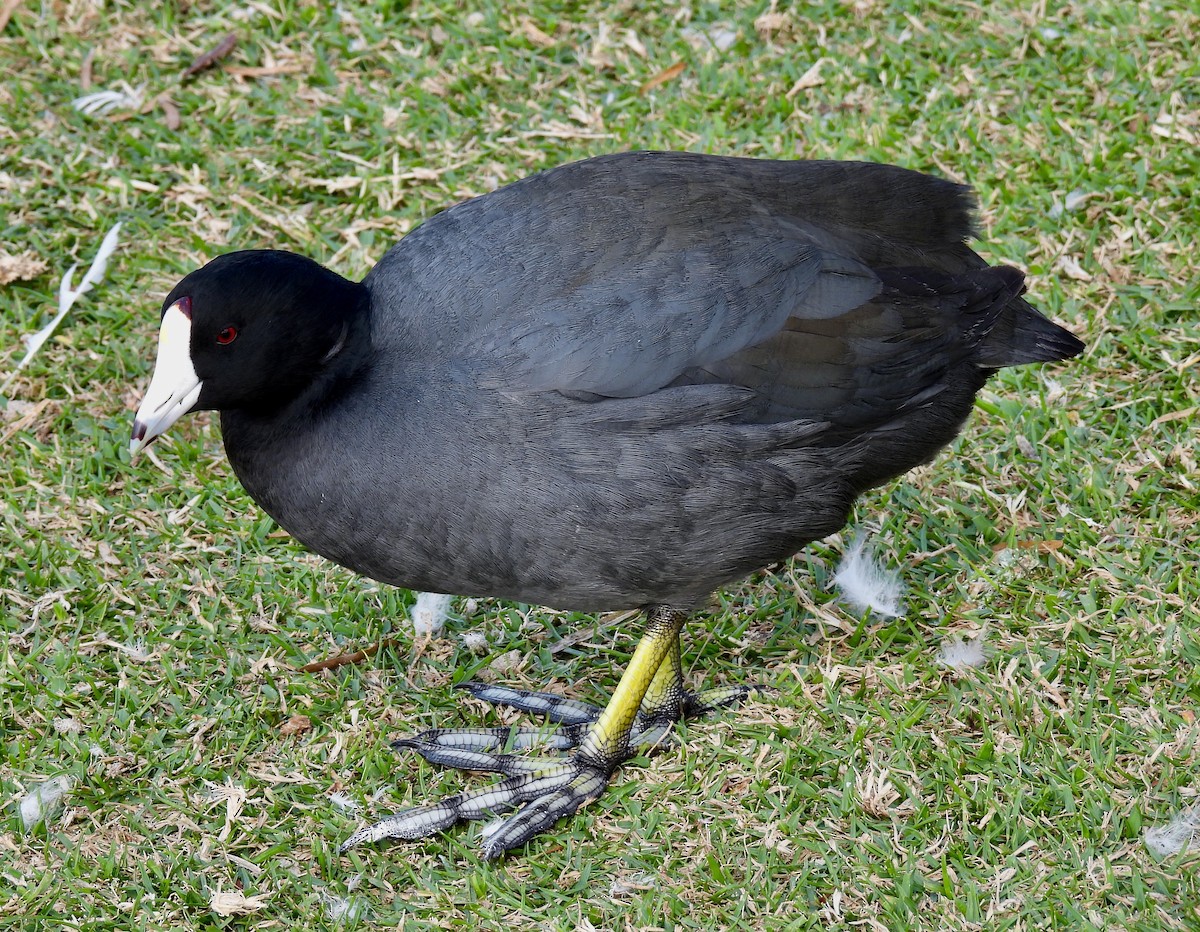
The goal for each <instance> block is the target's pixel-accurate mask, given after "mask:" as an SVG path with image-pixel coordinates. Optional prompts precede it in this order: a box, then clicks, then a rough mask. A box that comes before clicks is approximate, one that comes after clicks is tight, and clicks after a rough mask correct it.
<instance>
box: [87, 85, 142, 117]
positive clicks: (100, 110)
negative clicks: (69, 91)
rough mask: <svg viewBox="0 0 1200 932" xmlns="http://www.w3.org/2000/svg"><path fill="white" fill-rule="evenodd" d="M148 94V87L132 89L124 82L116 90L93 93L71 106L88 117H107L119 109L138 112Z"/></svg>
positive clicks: (110, 89)
mask: <svg viewBox="0 0 1200 932" xmlns="http://www.w3.org/2000/svg"><path fill="white" fill-rule="evenodd" d="M145 94H146V85H145V84H141V85H139V86H138V87H130V86H129V85H128V84H126V83H125V82H124V81H122V82H121V84H120V86H119V87H118V88H116V89H113V88H109V89H106V90H103V91H93V92H92V93H91V94H84V95H83V96H82V97H76V98H75V99H74V100H72V101H71V106H72V107H74V108H75V109H76V110H78V111H79V112H80V113H82V114H85V115H86V116H105V115H107V114H109V113H112V111H114V110H116V109H118V108H122V107H123V108H125V109H127V110H137V109H138V108H139V107H140V106H141V105H142V98H143V97H145Z"/></svg>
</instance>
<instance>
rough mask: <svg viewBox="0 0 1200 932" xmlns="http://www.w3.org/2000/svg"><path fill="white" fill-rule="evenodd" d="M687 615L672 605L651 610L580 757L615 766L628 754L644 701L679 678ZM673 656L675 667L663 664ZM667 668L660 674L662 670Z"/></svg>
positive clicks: (580, 748) (580, 746) (657, 606)
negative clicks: (650, 693) (680, 640)
mask: <svg viewBox="0 0 1200 932" xmlns="http://www.w3.org/2000/svg"><path fill="white" fill-rule="evenodd" d="M686 619H687V615H685V614H684V613H683V612H680V611H676V610H675V609H673V608H667V607H665V606H659V605H656V606H654V607H653V608H651V609H650V610H649V612H648V613H647V619H646V633H645V634H644V635H642V639H641V640H640V641H639V642H638V646H637V649H636V650H634V652H633V658H632V659H631V660H630V661H629V666H628V667H627V668H626V669H625V675H624V676H622V677H621V682H620V683H618V684H617V689H616V691H615V692H614V693H613V696H612V699H610V700H609V702H608V705H606V706H605V707H604V711H603V712H601V713H600V718H598V719H597V720H596V723H595V724H594V725H592V727H591V728H589V729H588V733H587V736H586V737H585V738H584V739H583V741H582V742H581V743H580V745H579V752H578V753H579V756H580V757H582V758H584V759H588V760H592V761H595V762H596V763H597V764H600V765H601V766H605V765H607V766H612V764H613V763H614V762H617V761H621V760H624V759H625V758H626V757H628V755H629V733H630V732H631V731H632V730H633V721H634V719H635V718H636V717H637V713H638V709H639V708H641V705H642V700H643V699H644V698H645V697H646V694H647V693H648V692H649V691H650V690H651V689H652V688H653V689H656V690H658V689H666V688H670V687H669V684H667V683H664V682H662V680H663V679H664V678H665V677H673V678H674V677H676V672H675V671H677V670H678V663H679V632H680V631H681V630H682V629H683V623H684V621H685V620H686ZM671 656H674V658H675V662H674V667H673V666H672V665H671V664H670V663H664V661H666V660H667V659H668V658H670V657H671ZM664 667H665V668H666V670H665V671H664V672H663V673H662V674H661V676H660V670H662V669H663V668H664Z"/></svg>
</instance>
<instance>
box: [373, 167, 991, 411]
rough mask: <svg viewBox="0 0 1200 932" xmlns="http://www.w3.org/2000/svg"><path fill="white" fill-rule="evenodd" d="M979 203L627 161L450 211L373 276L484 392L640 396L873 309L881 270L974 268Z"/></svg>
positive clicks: (878, 179)
mask: <svg viewBox="0 0 1200 932" xmlns="http://www.w3.org/2000/svg"><path fill="white" fill-rule="evenodd" d="M897 202H902V206H903V210H904V212H905V217H904V218H902V219H901V220H900V221H899V222H900V225H901V226H902V227H903V229H887V228H886V226H887V224H888V223H894V222H895V221H893V220H889V219H888V218H889V217H890V216H891V215H892V214H894V213H895V212H896V209H897V208H898V203H897ZM969 210H970V199H969V197H968V196H967V195H966V193H965V189H963V188H960V187H959V186H957V185H953V184H950V183H948V182H942V181H938V180H936V179H932V178H928V177H927V176H924V175H919V174H916V173H913V172H907V171H904V170H902V169H895V168H891V167H888V166H878V165H870V164H862V163H860V164H857V165H855V164H850V165H847V164H845V163H822V162H796V163H771V162H758V161H753V160H733V159H717V158H711V157H701V156H694V155H693V156H689V155H683V154H670V155H667V154H662V153H657V154H656V153H628V154H624V155H621V156H613V157H606V158H601V159H593V160H589V161H586V162H581V163H575V164H574V165H570V166H565V167H563V168H560V169H556V170H554V171H551V172H546V173H543V174H541V175H535V176H532V177H531V178H528V179H526V180H525V181H522V182H519V183H518V184H515V185H512V186H509V187H507V188H504V189H502V190H500V191H497V192H495V193H493V194H490V195H486V196H484V197H481V198H476V199H474V200H472V201H468V202H465V203H463V204H460V205H458V206H457V207H454V208H452V209H450V210H448V211H445V212H444V213H442V214H439V215H438V216H436V217H434V218H433V219H432V220H430V221H429V222H427V223H426V224H424V225H423V226H422V227H420V228H419V229H418V230H416V231H415V232H414V233H412V234H410V235H409V236H407V237H406V238H405V239H404V240H403V241H402V242H401V243H400V244H399V245H398V246H397V247H395V248H394V249H393V250H392V251H391V252H389V253H388V255H387V256H385V257H384V258H383V259H382V260H381V261H380V263H379V264H378V265H377V266H376V268H375V269H374V270H373V271H372V273H371V274H370V275H369V276H368V278H367V280H366V284H367V285H368V286H369V287H370V288H371V290H372V291H373V292H374V293H377V294H379V295H380V296H381V297H382V300H383V302H384V303H385V304H386V306H389V307H392V308H401V309H408V313H404V312H403V311H401V312H400V313H397V314H394V315H392V316H391V317H389V320H388V321H386V322H380V323H379V324H378V325H377V326H378V329H379V330H380V332H381V333H382V335H383V337H384V338H385V339H396V340H400V341H403V342H404V343H406V344H408V345H409V346H410V347H413V348H416V349H418V350H419V348H421V347H425V348H426V349H427V351H428V352H431V353H433V354H435V355H436V356H437V357H438V359H439V360H440V361H441V363H442V365H446V364H449V366H450V367H451V368H453V367H454V366H456V365H457V366H459V367H462V368H464V369H467V370H469V376H470V378H471V379H472V380H474V381H476V382H477V383H478V384H482V385H485V386H488V387H494V388H499V389H509V390H515V391H521V390H532V391H537V390H557V391H561V392H564V393H568V394H578V395H583V396H587V395H601V396H608V397H632V396H638V395H642V394H646V393H648V392H652V391H654V390H656V389H658V388H661V387H663V386H665V385H668V384H670V383H671V382H672V381H673V380H675V379H676V378H677V377H678V376H679V375H680V374H681V373H684V372H686V371H687V370H689V369H694V368H696V367H699V368H709V367H711V366H713V365H715V364H717V363H719V362H720V361H721V360H723V359H727V358H729V357H730V356H733V355H734V354H736V353H738V352H739V351H741V350H743V349H745V348H747V347H751V346H754V345H756V344H759V343H762V342H763V341H764V340H767V339H769V338H770V337H772V336H774V335H775V334H777V333H779V332H780V331H781V330H783V329H784V327H785V325H786V324H787V321H788V320H789V318H795V319H800V320H804V319H811V320H824V319H832V318H836V317H839V316H841V315H843V314H845V313H847V312H849V311H851V310H853V309H855V308H857V307H859V306H861V305H862V304H864V303H865V302H868V301H870V300H871V299H872V298H873V297H875V296H876V295H877V294H878V293H879V292H880V290H881V282H880V279H879V277H878V276H877V275H876V274H875V272H874V271H873V270H872V266H878V265H879V264H881V263H882V264H885V265H887V264H897V265H898V264H912V263H915V262H920V261H923V260H926V259H927V258H928V257H929V256H931V255H933V256H935V257H936V263H937V264H941V265H947V264H950V265H960V266H962V267H969V266H970V265H972V264H975V263H978V261H979V260H978V259H977V257H975V256H974V254H973V253H971V252H970V250H968V249H967V248H966V247H965V246H963V245H962V244H963V240H964V238H965V237H966V236H967V235H968V233H969ZM930 213H936V214H937V216H934V217H932V219H931V218H930V217H929V216H926V215H927V214H930ZM931 230H932V231H933V232H932V233H929V232H928V231H931ZM923 236H933V237H938V238H937V239H936V241H930V242H924V241H922V239H921V237H923ZM948 257H953V261H951V259H950V258H948ZM972 260H973V261H972ZM411 320H418V321H420V323H421V329H420V331H417V330H416V329H415V328H414V325H412V324H411V323H410V321H411ZM388 328H391V331H390V332H389V331H388Z"/></svg>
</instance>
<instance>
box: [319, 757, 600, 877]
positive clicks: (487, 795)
mask: <svg viewBox="0 0 1200 932" xmlns="http://www.w3.org/2000/svg"><path fill="white" fill-rule="evenodd" d="M413 746H414V747H415V745H413ZM416 749H417V750H418V751H420V752H421V753H422V754H424V751H423V750H422V749H421V748H416ZM461 753H464V754H479V753H480V752H461ZM486 756H488V757H490V758H491V761H490V763H489V765H488V766H487V768H486V769H488V770H494V771H496V772H499V773H508V774H510V776H508V777H507V778H506V779H504V780H501V781H499V782H498V783H495V784H493V785H491V786H486V787H483V788H481V789H478V790H470V791H468V792H465V793H458V794H457V795H455V796H451V797H449V798H447V799H444V800H442V801H441V802H437V803H432V804H430V805H427V806H418V807H416V808H414V809H406V810H404V811H403V812H398V813H396V814H395V815H393V816H389V817H388V818H386V819H383V820H382V821H379V822H376V823H375V824H374V825H369V826H367V827H366V828H364V829H362V830H361V831H358V832H355V833H354V834H353V835H351V836H350V837H349V838H347V839H346V840H345V841H344V842H343V843H342V846H341V848H340V849H339V850H341V851H346V850H347V849H349V848H353V847H355V846H357V845H361V844H365V843H368V842H378V841H383V840H384V839H387V838H403V839H416V838H425V837H426V836H428V835H433V834H435V833H437V832H440V831H442V830H443V829H447V828H449V827H450V826H452V825H454V824H455V823H456V822H461V821H464V820H468V819H485V818H488V817H490V816H492V815H494V814H496V813H502V812H509V811H511V810H513V809H516V808H518V807H520V811H519V812H517V813H516V815H513V816H510V817H509V818H507V819H505V820H503V821H502V822H500V823H498V824H497V825H496V827H495V828H494V829H490V830H486V831H485V832H484V840H483V846H482V847H483V856H484V857H485V858H489V859H491V858H495V857H499V856H500V855H501V854H503V853H504V852H505V851H508V850H509V849H511V848H517V847H520V846H521V845H523V844H525V842H527V841H529V839H531V838H532V837H533V836H534V835H537V834H538V833H539V832H543V831H545V830H546V829H548V828H550V827H551V826H552V825H554V823H555V822H557V821H558V820H559V819H562V818H565V817H566V816H569V815H571V814H572V813H574V812H576V811H578V810H579V809H581V808H582V807H583V806H586V805H587V804H588V803H590V802H591V801H592V800H594V799H596V798H597V797H598V796H599V795H600V794H601V793H602V792H603V791H604V788H605V787H606V786H607V785H608V781H609V779H610V778H611V777H612V774H613V773H614V772H615V771H616V769H617V766H618V765H619V763H620V762H619V761H611V762H610V761H595V760H591V759H590V758H588V757H587V756H586V755H584V754H583V753H582V752H580V751H578V750H577V751H575V752H573V753H572V754H571V755H570V756H568V757H567V758H566V759H565V760H562V761H546V760H543V761H530V760H526V759H519V758H515V759H514V758H512V756H511V755H486ZM430 759H434V758H430ZM468 769H483V768H477V767H469V768H468Z"/></svg>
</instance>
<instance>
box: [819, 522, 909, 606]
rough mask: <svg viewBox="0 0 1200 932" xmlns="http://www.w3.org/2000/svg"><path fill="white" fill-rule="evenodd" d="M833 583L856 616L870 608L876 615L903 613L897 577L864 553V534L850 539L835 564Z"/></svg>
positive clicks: (872, 556)
mask: <svg viewBox="0 0 1200 932" xmlns="http://www.w3.org/2000/svg"><path fill="white" fill-rule="evenodd" d="M833 582H834V584H835V585H836V586H837V587H838V589H839V590H840V591H841V594H842V598H844V599H845V600H846V602H847V603H848V604H849V605H850V607H851V608H853V609H854V610H855V611H856V612H858V613H859V614H863V613H865V612H866V611H867V610H868V609H870V611H872V612H873V613H874V614H876V615H884V616H886V617H888V618H899V617H900V615H901V614H903V612H904V603H903V600H902V599H901V594H902V592H903V586H902V585H901V582H900V574H899V573H896V572H894V571H893V570H889V569H887V568H886V567H884V566H883V565H882V564H880V563H879V562H878V561H876V560H875V557H874V555H873V554H871V553H870V551H868V550H867V535H866V534H861V533H860V534H859V535H858V536H856V537H855V538H854V543H853V544H851V545H850V547H849V549H847V551H846V552H845V554H844V555H843V556H842V562H841V563H839V564H838V568H837V572H836V573H835V574H834V576H833Z"/></svg>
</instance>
